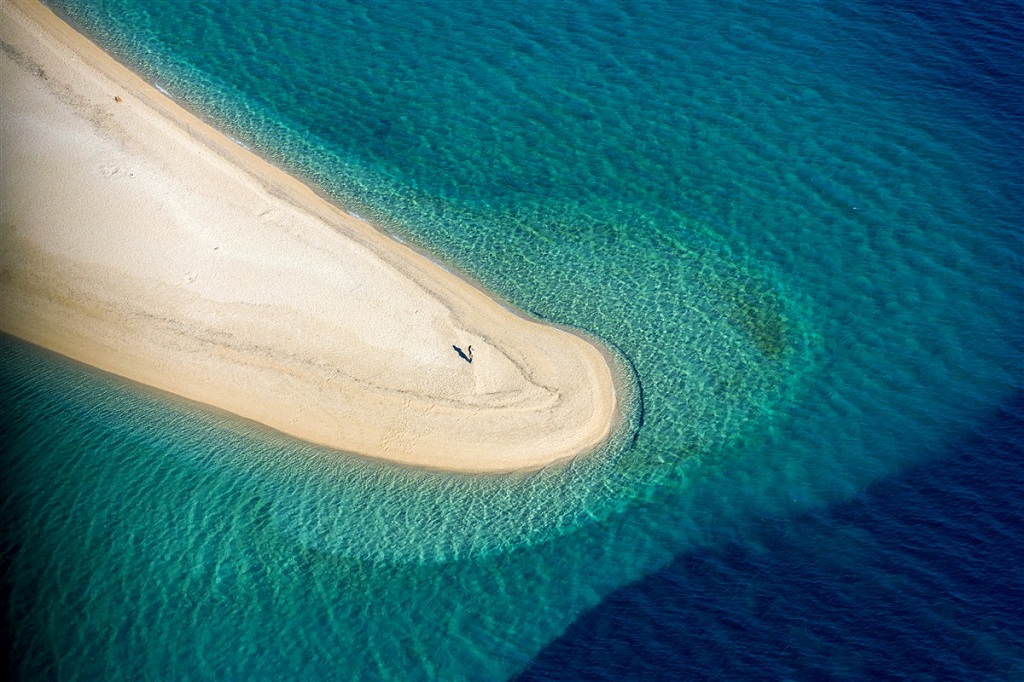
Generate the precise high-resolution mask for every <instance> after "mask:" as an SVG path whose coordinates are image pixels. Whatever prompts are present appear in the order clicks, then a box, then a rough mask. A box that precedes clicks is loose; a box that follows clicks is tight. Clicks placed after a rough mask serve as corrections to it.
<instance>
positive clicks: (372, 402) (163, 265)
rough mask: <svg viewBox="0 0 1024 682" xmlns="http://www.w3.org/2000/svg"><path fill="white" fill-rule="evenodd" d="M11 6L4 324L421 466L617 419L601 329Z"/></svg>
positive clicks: (5, 29) (48, 21)
mask: <svg viewBox="0 0 1024 682" xmlns="http://www.w3.org/2000/svg"><path fill="white" fill-rule="evenodd" d="M0 13H2V20H0V40H2V42H3V52H2V54H0V69H2V71H0V83H2V88H0V98H2V99H0V106H2V116H0V329H2V330H3V331H5V332H8V333H10V334H13V335H15V336H18V337H20V338H23V339H25V340H27V341H30V342H32V343H35V344H38V345H41V346H44V347H46V348H49V349H51V350H55V351H57V352H59V353H62V354H64V355H67V356H69V357H72V358H75V359H77V360H80V361H83V362H86V363H88V364H90V365H93V366H96V367H99V368H101V369H104V370H107V371H110V372H113V373H116V374H119V375H122V376H124V377H128V378H130V379H134V380H136V381H139V382H142V383H145V384H149V385H151V386H155V387H157V388H160V389H163V390H166V391H170V392H172V393H175V394H178V395H181V396H184V397H186V398H190V399H193V400H197V401H201V402H204V403H208V404H210V405H214V406H217V407H219V408H222V409H226V410H228V411H230V412H234V413H236V414H238V415H241V416H243V417H247V418H250V419H253V420H256V421H258V422H261V423H263V424H266V425H268V426H271V427H273V428H275V429H278V430H280V431H283V432H285V433H288V434H291V435H294V436H297V437H299V438H302V439H305V440H309V441H313V442H316V443H321V444H324V445H328V446H331V447H334V448H338V449H341V450H345V451H350V452H355V453H360V454H364V455H370V456H374V457H381V458H386V459H389V460H393V461H397V462H402V463H407V464H413V465H417V466H427V467H435V468H442V469H450V470H456V471H466V472H487V471H508V470H515V469H524V468H535V467H540V466H544V465H546V464H549V463H551V462H554V461H558V460H561V459H565V458H567V457H572V456H574V455H577V454H580V453H583V452H586V451H588V450H591V449H593V448H594V447H596V446H597V445H599V444H600V443H601V442H603V441H604V440H605V439H606V438H607V437H608V436H609V434H610V431H611V429H612V428H613V426H614V422H615V419H616V395H615V386H614V382H613V381H614V380H613V376H612V370H611V369H610V366H609V363H608V361H607V359H606V358H605V356H604V355H603V354H602V351H601V350H599V349H598V348H597V347H595V346H594V345H593V344H592V343H590V342H589V341H587V340H585V339H583V338H582V337H580V336H577V335H575V334H571V333H569V332H566V331H564V330H561V329H558V328H554V327H551V326H547V325H542V324H539V323H536V322H533V321H531V320H528V319H525V318H524V317H521V316H518V315H516V314H514V313H512V312H510V311H509V310H508V309H506V308H504V307H503V306H502V305H500V304H499V303H498V302H496V301H495V300H494V299H492V298H491V297H489V296H488V295H487V294H485V293H484V292H482V291H480V290H479V289H477V288H475V287H474V286H472V285H470V284H469V283H467V282H466V281H464V280H463V279H460V278H459V277H457V276H455V275H453V274H451V273H450V272H448V271H446V270H445V269H443V268H441V267H439V266H438V265H436V264H434V263H432V262H431V261H430V260H429V259H427V258H426V257H424V256H423V255H421V254H419V253H416V252H415V251H413V250H411V249H409V248H407V247H406V246H404V245H402V244H400V243H398V242H396V241H394V240H393V239H390V238H388V237H387V236H386V235H383V234H382V233H380V232H379V231H377V230H375V229H374V228H373V227H372V226H370V225H368V224H367V223H365V222H362V221H360V220H359V219H357V218H355V217H353V216H352V215H350V214H348V213H346V212H344V211H342V210H340V209H338V208H337V207H335V206H333V205H331V204H330V203H328V202H326V201H325V200H323V199H322V198H320V197H318V196H317V195H316V194H314V193H313V192H312V191H311V190H310V189H309V188H308V187H306V186H305V185H303V184H302V183H300V182H299V181H297V180H295V179H294V178H292V177H290V176H288V175H287V174H285V173H284V172H282V171H280V170H279V169H277V168H275V167H273V166H271V165H270V164H268V163H266V162H264V161H263V160H261V159H259V158H258V157H256V156H254V155H253V154H251V153H250V152H248V151H246V150H245V149H243V148H242V147H240V146H239V145H238V144H236V143H234V142H232V141H231V140H230V139H228V138H227V137H225V136H224V135H222V134H220V133H218V132H217V131H216V130H214V129H212V128H210V127H209V126H208V125H206V124H204V123H203V122H202V121H200V120H199V119H197V118H196V117H195V116H193V115H192V114H190V113H189V112H187V111H185V110H183V109H182V108H180V107H179V106H177V105H176V104H174V103H173V102H172V101H171V100H169V99H168V98H167V97H165V96H164V95H162V94H161V93H160V92H159V91H157V90H156V89H154V88H153V87H152V86H150V85H147V84H146V83H145V82H144V81H142V80H141V79H139V78H138V77H137V76H135V75H134V74H132V73H131V72H130V71H128V70H127V69H125V68H124V67H123V66H121V65H120V64H118V63H117V62H115V61H114V60H113V59H111V58H110V57H109V56H108V55H106V54H105V53H104V52H102V51H101V50H99V48H97V47H96V46H95V45H93V44H92V43H90V42H89V41H88V40H86V39H85V38H84V37H82V36H81V35H79V34H78V33H76V32H75V31H74V30H72V29H71V28H70V27H68V26H67V25H66V24H64V23H63V22H62V21H61V20H60V19H58V18H57V17H55V16H54V15H53V14H52V13H51V12H50V11H49V10H48V9H46V8H45V7H43V6H42V5H40V4H38V3H36V2H22V1H19V2H16V3H12V2H9V1H8V0H3V1H2V2H0ZM470 345H472V347H473V351H474V355H473V362H472V363H470V362H467V361H466V360H465V359H464V358H463V357H461V356H460V354H459V353H458V352H457V351H456V349H455V347H454V346H458V347H460V348H461V349H462V350H463V351H465V350H466V349H467V348H468V346H470Z"/></svg>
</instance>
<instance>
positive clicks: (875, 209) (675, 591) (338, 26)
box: [0, 0, 1024, 680]
mask: <svg viewBox="0 0 1024 682" xmlns="http://www.w3.org/2000/svg"><path fill="white" fill-rule="evenodd" d="M50 4H51V5H52V6H53V7H55V8H56V9H57V10H58V11H59V12H60V13H61V14H62V15H64V16H66V17H67V18H68V19H69V20H71V21H72V22H73V23H74V24H75V25H76V26H78V27H79V28H80V29H81V30H83V31H84V32H86V33H87V34H88V35H90V36H92V37H93V38H94V39H96V40H97V41H98V42H99V43H100V44H101V45H103V46H104V47H105V48H106V49H108V50H110V51H111V52H112V53H114V54H115V55H117V56H119V58H121V59H122V60H124V61H125V62H126V63H128V64H130V65H131V66H132V67H133V68H136V69H137V70H138V71H139V72H140V73H142V74H144V75H145V77H147V78H148V79H150V80H151V81H153V82H155V83H156V84H158V85H159V86H160V87H162V88H164V89H166V90H167V91H168V92H170V93H171V94H172V95H173V96H175V97H177V98H179V99H180V100H181V101H183V102H184V103H185V104H186V105H187V106H189V107H191V108H193V109H194V110H196V111H197V112H199V113H200V114H201V115H203V116H205V117H207V118H208V119H209V120H211V121H212V122H214V123H215V124H216V125H218V126H220V127H222V128H224V129H225V130H226V131H228V132H229V133H230V134H231V135H233V136H234V137H236V138H237V139H239V140H241V141H243V142H244V143H245V144H246V145H248V146H250V147H252V148H254V149H256V150H258V151H260V152H261V153H263V154H264V155H266V156H267V157H268V158H271V159H272V160H275V161H276V162H278V163H280V164H282V165H283V166H285V167H286V168H288V169H289V170H291V171H293V172H295V173H296V174H298V175H299V176H300V177H302V178H304V179H306V180H308V181H309V182H311V183H313V184H315V185H316V186H317V187H318V188H320V189H321V190H322V191H323V192H324V193H325V194H327V195H328V196H330V197H332V198H334V199H335V200H336V201H338V202H340V203H341V204H342V205H344V206H345V207H347V208H348V209H349V210H352V211H355V212H358V213H359V214H361V215H364V216H367V217H369V218H371V219H372V220H373V221H374V222H375V223H376V224H378V225H379V226H380V227H381V228H382V229H385V230H387V231H390V232H391V233H393V234H395V235H396V236H398V237H400V238H402V239H404V240H407V241H411V242H414V243H415V244H417V245H418V246H420V247H421V248H422V249H424V250H425V251H426V252H427V253H429V254H431V256H432V257H434V258H436V259H438V260H440V261H443V262H444V263H446V264H447V265H449V266H451V267H456V268H458V269H460V270H461V271H463V272H465V273H467V274H468V275H470V276H471V277H473V278H474V279H476V280H477V281H480V282H482V283H483V284H485V285H486V286H488V287H490V288H491V289H493V290H494V291H496V292H497V293H498V294H499V295H501V296H503V297H505V298H507V299H508V300H509V301H511V302H512V303H513V304H514V305H516V306H518V307H519V308H520V309H522V310H525V311H528V312H529V313H532V314H534V315H536V316H537V317H540V318H542V319H546V320H551V321H554V322H558V323H562V324H568V325H571V326H574V327H578V328H581V329H584V330H586V331H587V332H589V333H591V334H593V335H595V336H597V337H598V338H600V339H602V340H603V341H604V342H605V343H607V344H608V345H609V346H611V347H613V348H614V349H615V350H616V351H617V352H618V353H619V354H620V357H621V360H622V363H623V367H624V371H625V372H626V373H627V374H628V376H629V377H631V379H632V381H633V382H634V388H635V389H636V390H635V391H634V395H635V396H636V401H635V402H634V403H633V404H632V405H631V409H630V419H629V421H628V424H627V426H626V427H625V428H624V429H623V430H622V432H621V433H619V434H617V436H616V438H615V439H614V440H613V441H612V442H611V443H610V444H609V446H608V447H607V448H606V449H605V450H604V451H603V452H601V453H599V455H597V456H594V457H590V458H586V459H585V460H580V461H577V462H574V463H573V464H571V465H569V466H565V467H555V468H552V469H550V470H545V471H543V472H540V473H537V474H531V475H515V476H489V477H467V476H452V475H441V474H436V473H429V472H419V471H414V470H408V469H404V468H401V467H394V466H390V465H387V464H380V463H373V462H367V461H365V460H362V459H359V458H352V457H347V456H345V455H343V454H337V453H330V452H325V451H323V450H322V449H319V448H315V447H311V446H307V445H304V444H301V443H297V442H295V441H293V440H290V439H287V438H284V437H282V436H279V435H277V434H274V433H271V432H268V431H266V430H264V429H261V428H259V427H256V426H254V425H252V424H249V423H245V422H241V421H239V420H235V419H233V418H232V417H230V416H229V415H224V414H222V413H216V412H213V411H209V410H206V409H204V408H202V407H200V406H196V405H192V404H190V403H187V402H184V401H181V400H177V399H174V398H172V397H169V396H166V395H162V394H159V393H156V392H152V391H148V390H146V389H145V388H143V387H139V386H135V385H130V384H128V383H126V382H123V381H120V380H117V379H115V378H112V377H108V376H106V375H103V374H101V373H98V372H95V371H92V370H90V369H88V368H83V367H81V366H79V365H76V364H75V363H71V362H69V361H66V360H63V359H61V358H57V357H54V356H52V355H50V354H48V353H45V352H42V351H39V350H38V349H33V348H31V347H27V346H25V345H24V344H22V343H20V342H17V341H15V340H13V339H9V338H0V355H2V357H3V361H2V363H0V397H2V400H3V410H2V414H0V429H2V433H3V442H4V445H5V454H4V467H5V475H4V479H3V481H4V483H3V485H4V500H3V506H2V508H0V527H2V528H3V548H4V562H5V574H4V583H3V585H4V595H5V598H6V601H7V604H8V606H7V609H6V614H7V616H6V621H5V622H6V627H7V633H8V635H9V637H8V638H7V641H8V642H9V645H10V649H11V653H12V657H11V660H12V662H13V663H12V665H13V668H14V672H16V673H18V674H19V675H20V676H21V677H24V678H28V679H33V678H39V677H46V678H68V679H78V678H84V679H151V678H192V677H214V678H227V679H282V678H303V679H327V678H359V679H378V678H382V679H400V680H406V679H469V680H477V679H507V678H509V677H510V676H513V675H516V674H519V673H521V674H522V676H523V677H524V678H525V679H590V678H595V677H596V678H602V677H603V678H606V679H629V678H633V679H645V678H655V679H659V678H660V679H677V678H686V677H690V678H696V679H701V678H715V679H718V678H730V677H731V678H741V679H742V678H748V679H749V678H751V677H754V678H758V677H767V678H784V679H821V678H827V677H830V676H831V677H836V678H840V679H875V678H884V677H887V676H889V677H892V678H895V679H986V678H988V679H1014V678H1019V677H1020V676H1021V672H1022V671H1021V665H1020V661H1021V660H1022V656H1024V643H1022V642H1024V631H1022V626H1021V611H1020V604H1021V601H1022V600H1021V583H1020V579H1019V578H1018V577H1017V574H1016V573H1015V568H1016V567H1017V565H1018V564H1019V563H1020V555H1021V554H1022V549H1021V548H1022V544H1024V539H1022V534H1024V523H1022V522H1021V521H1022V519H1021V516H1022V514H1021V499H1022V492H1024V490H1022V486H1021V478H1020V476H1021V474H1020V471H1019V464H1020V463H1021V459H1022V458H1021V455H1022V450H1024V436H1022V434H1021V423H1020V420H1021V401H1020V395H1021V391H1022V390H1024V271H1022V267H1024V257H1022V256H1024V241H1022V217H1021V216H1022V214H1024V211H1022V203H1021V196H1024V144H1022V140H1024V68H1022V65H1021V62H1022V60H1021V59H1020V55H1021V54H1022V52H1024V45H1022V37H1021V36H1022V35H1024V8H1022V5H1021V3H1020V2H1017V1H1009V2H1007V1H1002V0H997V1H996V2H989V3H984V4H975V3H970V2H966V1H957V0H927V1H922V2H891V3H890V2H883V1H871V0H845V1H844V2H838V3H820V2H815V1H813V0H794V1H793V2H786V3H771V2H742V1H734V2H704V1H701V0H677V1H671V2H670V1H668V0H664V1H661V0H647V1H638V2H627V1H625V0H595V1H594V2H587V3H566V2H564V1H561V0H560V1H555V0H534V1H531V2H507V3H487V2H482V1H476V0H466V1H465V2H452V1H451V0H445V1H442V0H422V1H413V0H396V1H395V2H388V3H370V4H359V3H353V2H344V1H342V0H330V1H327V2H319V3H306V2H299V1H298V0H274V1H273V2H272V1H271V0H244V1H242V0H239V1H238V2H232V3H222V2H180V1H171V0H149V1H147V2H138V0H52V1H51V3H50ZM3 172H5V173H7V172H16V169H8V168H6V167H5V168H4V169H3ZM339 295H343V292H339Z"/></svg>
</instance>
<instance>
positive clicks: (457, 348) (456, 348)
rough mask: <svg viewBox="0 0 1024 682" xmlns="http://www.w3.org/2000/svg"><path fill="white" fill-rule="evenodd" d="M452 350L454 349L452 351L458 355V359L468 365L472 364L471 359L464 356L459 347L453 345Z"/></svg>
mask: <svg viewBox="0 0 1024 682" xmlns="http://www.w3.org/2000/svg"><path fill="white" fill-rule="evenodd" d="M452 348H454V349H455V352H456V353H458V354H459V357H460V358H462V359H463V360H465V361H466V362H468V363H470V364H472V362H473V358H471V357H469V356H468V355H466V354H465V353H463V352H462V349H461V348H459V347H458V346H456V345H455V344H452Z"/></svg>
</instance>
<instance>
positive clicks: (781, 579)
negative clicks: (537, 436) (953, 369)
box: [516, 395, 1024, 682]
mask: <svg viewBox="0 0 1024 682" xmlns="http://www.w3.org/2000/svg"><path fill="white" fill-rule="evenodd" d="M1022 462H1024V395H1018V396H1016V397H1015V398H1014V399H1013V400H1011V401H1009V402H1008V403H1007V404H1006V405H1004V406H1001V407H1000V409H999V410H998V411H997V412H996V413H995V414H994V415H993V416H992V418H991V419H989V420H987V421H986V422H985V423H984V424H983V427H982V429H981V430H980V431H979V432H978V433H976V434H970V435H968V436H965V438H964V440H963V441H962V442H960V443H957V444H954V445H952V447H950V448H948V449H946V450H945V451H944V452H936V453H934V459H932V460H930V461H929V463H928V465H926V466H920V467H914V468H912V469H910V470H908V471H906V472H904V473H902V474H900V475H899V476H896V477H893V478H890V479H886V480H884V481H880V482H878V483H875V484H873V485H871V486H870V487H868V488H867V489H865V490H864V491H862V492H860V493H858V494H857V495H856V496H854V497H853V499H851V500H850V501H848V502H845V503H843V504H840V505H836V506H834V507H831V508H829V509H824V510H817V511H814V512H810V513H807V514H803V515H800V516H797V517H795V518H777V517H776V518H766V519H762V520H761V523H760V528H758V530H757V531H756V532H754V533H752V535H751V537H750V538H749V539H748V541H747V542H744V543H729V544H727V545H724V546H720V547H716V548H714V549H711V550H698V551H691V552H686V553H684V554H681V555H679V556H677V557H676V558H675V559H674V560H673V561H672V563H671V564H669V565H668V566H667V567H665V568H663V569H661V570H659V571H657V572H655V573H653V574H652V575H650V576H648V577H646V578H644V579H643V580H641V581H639V582H637V583H634V584H631V585H629V586H628V587H625V588H622V589H620V590H617V591H616V592H614V593H612V594H611V595H609V596H608V597H606V598H605V599H604V600H603V601H602V602H601V604H600V605H599V606H597V607H596V608H594V609H593V610H591V611H589V612H588V613H586V614H584V615H583V616H582V617H580V618H579V619H578V620H577V621H576V622H575V623H573V624H572V625H571V626H570V627H569V629H568V630H567V631H566V632H565V633H564V634H563V635H562V636H561V637H559V638H558V639H557V640H555V641H554V642H552V643H551V644H550V645H548V646H547V647H546V648H545V649H544V651H542V652H541V653H540V654H539V655H538V656H537V657H536V658H535V659H534V660H533V661H532V662H531V664H530V666H529V667H528V668H527V669H526V670H525V671H524V672H523V673H522V674H521V675H519V676H517V677H516V680H518V682H529V681H537V682H539V681H541V680H593V681H595V682H596V681H598V680H672V679H694V680H722V679H740V680H744V679H800V680H812V679H851V680H852V679H872V680H883V679H913V680H918V679H931V680H990V679H991V680H1010V679H1021V678H1022V677H1024V658H1022V650H1021V643H1022V642H1024V574H1022V572H1021V566H1024V532H1022V531H1024V467H1021V463H1022Z"/></svg>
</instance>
